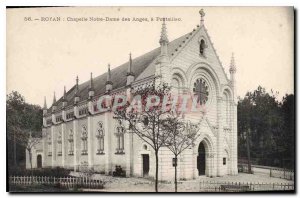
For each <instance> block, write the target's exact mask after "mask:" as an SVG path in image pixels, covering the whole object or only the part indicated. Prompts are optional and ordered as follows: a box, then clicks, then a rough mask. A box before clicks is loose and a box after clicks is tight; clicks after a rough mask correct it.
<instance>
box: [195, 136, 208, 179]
mask: <svg viewBox="0 0 300 198" xmlns="http://www.w3.org/2000/svg"><path fill="white" fill-rule="evenodd" d="M205 166H206V164H205V147H204V144H203V142H201V143H200V144H199V147H198V156H197V169H198V175H205Z"/></svg>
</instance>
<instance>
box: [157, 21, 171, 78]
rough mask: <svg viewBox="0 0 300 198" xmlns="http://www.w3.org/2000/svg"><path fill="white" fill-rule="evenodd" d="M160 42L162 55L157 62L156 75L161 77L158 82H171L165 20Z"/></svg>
mask: <svg viewBox="0 0 300 198" xmlns="http://www.w3.org/2000/svg"><path fill="white" fill-rule="evenodd" d="M159 44H160V56H159V57H158V59H157V62H156V72H155V75H156V76H157V77H159V78H158V79H157V80H156V81H158V84H159V83H161V82H164V83H168V84H170V83H171V67H170V60H169V55H168V44H169V39H168V35H167V26H166V23H165V20H164V21H163V23H162V27H161V34H160V39H159Z"/></svg>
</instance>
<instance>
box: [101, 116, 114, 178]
mask: <svg viewBox="0 0 300 198" xmlns="http://www.w3.org/2000/svg"><path fill="white" fill-rule="evenodd" d="M111 120H112V119H111V113H110V112H109V111H108V112H106V113H104V122H103V123H104V129H105V136H104V153H105V174H106V175H108V174H109V172H110V171H111V170H112V168H111V165H112V164H111V156H112V153H114V151H113V150H112V149H111V136H113V135H114V129H113V128H111V127H110V124H111V123H110V122H111Z"/></svg>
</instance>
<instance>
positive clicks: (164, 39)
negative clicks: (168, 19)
mask: <svg viewBox="0 0 300 198" xmlns="http://www.w3.org/2000/svg"><path fill="white" fill-rule="evenodd" d="M159 44H160V47H161V48H160V54H161V56H168V44H169V39H168V34H167V25H166V23H165V20H163V23H162V27H161V34H160V39H159Z"/></svg>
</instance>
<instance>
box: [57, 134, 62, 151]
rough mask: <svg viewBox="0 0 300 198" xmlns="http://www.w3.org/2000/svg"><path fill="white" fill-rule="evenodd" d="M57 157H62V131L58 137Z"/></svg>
mask: <svg viewBox="0 0 300 198" xmlns="http://www.w3.org/2000/svg"><path fill="white" fill-rule="evenodd" d="M57 155H58V156H61V155H62V138H61V131H59V132H58V136H57Z"/></svg>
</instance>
